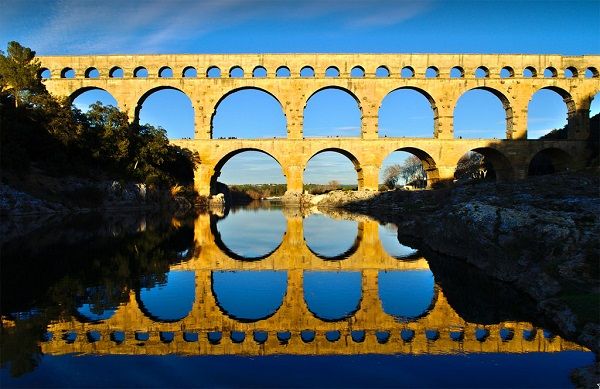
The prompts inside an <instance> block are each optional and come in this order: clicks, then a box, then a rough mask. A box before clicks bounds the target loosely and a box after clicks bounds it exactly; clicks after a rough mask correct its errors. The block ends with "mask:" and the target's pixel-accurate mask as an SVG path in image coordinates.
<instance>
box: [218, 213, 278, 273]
mask: <svg viewBox="0 0 600 389" xmlns="http://www.w3.org/2000/svg"><path fill="white" fill-rule="evenodd" d="M228 211H229V210H228V209H227V212H228ZM219 221H220V218H218V217H217V216H215V215H210V231H211V233H212V235H213V238H214V240H215V245H216V246H217V247H218V249H219V250H221V252H222V253H223V254H225V255H227V256H228V257H230V258H233V259H235V260H237V261H245V262H253V261H260V260H263V259H265V258H268V257H270V256H271V255H273V254H274V253H276V252H277V250H279V248H280V247H281V245H282V244H283V239H284V237H285V234H286V233H284V234H283V237H282V240H281V241H280V242H279V243H278V244H277V246H276V247H275V248H274V249H273V250H270V251H269V252H267V253H265V254H263V255H259V256H256V257H247V256H243V255H240V254H238V253H237V252H235V251H233V250H232V249H230V248H229V247H228V246H227V244H226V243H225V242H224V241H223V239H222V237H221V232H220V231H219V228H218V226H217V223H218V222H219Z"/></svg>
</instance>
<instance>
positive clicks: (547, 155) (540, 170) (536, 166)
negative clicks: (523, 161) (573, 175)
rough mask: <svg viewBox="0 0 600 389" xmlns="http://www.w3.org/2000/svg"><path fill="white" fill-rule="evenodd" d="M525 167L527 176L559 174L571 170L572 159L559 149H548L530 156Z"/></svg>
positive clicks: (567, 153)
mask: <svg viewBox="0 0 600 389" xmlns="http://www.w3.org/2000/svg"><path fill="white" fill-rule="evenodd" d="M526 166H527V175H528V176H534V175H543V174H551V173H559V172H563V171H568V170H570V169H572V168H573V167H574V158H573V156H572V155H571V154H570V153H569V152H567V151H565V150H563V149H561V148H559V147H548V148H545V149H542V150H540V151H538V152H537V153H535V154H534V155H532V156H531V158H530V159H529V160H528V161H527V165H526Z"/></svg>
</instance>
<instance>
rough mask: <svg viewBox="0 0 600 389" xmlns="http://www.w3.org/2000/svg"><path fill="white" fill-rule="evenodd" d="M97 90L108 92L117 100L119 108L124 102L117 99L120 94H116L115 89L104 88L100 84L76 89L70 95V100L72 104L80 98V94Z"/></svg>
mask: <svg viewBox="0 0 600 389" xmlns="http://www.w3.org/2000/svg"><path fill="white" fill-rule="evenodd" d="M95 90H99V91H104V92H106V93H108V94H109V95H111V96H112V98H113V99H115V101H116V102H117V108H120V107H121V104H122V102H120V101H119V99H117V97H116V96H118V95H117V94H115V93H114V91H112V92H111V91H110V88H103V87H100V86H84V87H81V88H78V89H75V90H74V91H72V92H71V93H70V94H69V96H68V99H69V102H70V103H71V104H72V103H73V102H74V101H75V99H76V98H78V97H79V96H81V95H82V94H84V93H86V92H90V91H95Z"/></svg>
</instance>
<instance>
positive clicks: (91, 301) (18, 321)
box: [0, 214, 195, 376]
mask: <svg viewBox="0 0 600 389" xmlns="http://www.w3.org/2000/svg"><path fill="white" fill-rule="evenodd" d="M32 242H35V244H32ZM194 250H195V247H194V230H193V220H192V219H188V220H181V221H174V220H171V219H166V218H164V217H162V216H158V215H157V216H144V215H128V216H127V217H116V216H115V217H111V216H102V215H97V214H86V215H78V216H72V217H68V218H66V219H64V220H62V222H61V223H58V224H52V225H48V226H44V227H40V228H37V229H35V230H33V232H31V233H29V234H27V235H25V236H22V237H19V238H16V239H13V240H10V241H8V242H6V243H4V244H3V245H2V248H1V252H2V272H1V276H0V277H1V278H0V280H1V282H0V313H1V315H2V318H3V320H5V319H10V320H12V322H13V323H14V325H11V326H4V325H3V326H2V339H1V349H0V351H1V352H0V358H1V359H0V361H1V364H2V367H4V366H6V365H7V364H10V369H11V374H12V375H14V376H18V375H21V374H24V373H26V372H29V371H31V370H33V369H34V368H35V367H36V366H37V364H38V363H39V360H40V355H41V352H40V348H39V345H38V342H39V341H40V339H42V336H43V334H44V332H45V328H46V326H47V325H48V323H49V322H50V321H52V320H57V319H60V318H63V317H69V316H74V317H78V318H80V319H82V320H83V321H84V322H85V321H96V320H100V319H102V317H103V315H105V314H107V313H109V312H110V311H111V310H114V309H116V307H118V306H119V305H120V304H122V303H124V302H126V301H127V300H128V298H129V297H128V296H129V291H130V290H136V289H139V288H141V287H152V286H154V285H155V284H157V283H161V282H164V281H165V280H166V274H167V272H168V271H169V267H170V266H171V265H172V264H174V263H178V262H181V261H185V260H187V259H189V258H191V257H192V256H193V255H194ZM16 291H18V292H16ZM82 308H83V309H82ZM82 312H84V313H82Z"/></svg>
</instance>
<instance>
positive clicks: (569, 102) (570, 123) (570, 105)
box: [529, 85, 589, 139]
mask: <svg viewBox="0 0 600 389" xmlns="http://www.w3.org/2000/svg"><path fill="white" fill-rule="evenodd" d="M540 90H551V91H552V92H555V93H557V94H558V95H559V96H560V97H562V99H563V101H564V103H565V105H566V107H567V134H568V135H567V138H568V139H571V138H573V135H572V133H573V132H574V131H575V130H576V129H577V127H579V126H581V125H583V123H580V122H579V119H578V117H577V111H578V109H579V107H577V103H576V102H575V99H573V96H572V95H571V93H569V92H568V91H567V90H565V89H563V88H561V87H558V86H554V85H549V86H543V87H541V88H539V89H537V90H535V91H534V92H533V93H532V94H531V97H530V98H529V103H531V100H532V99H533V95H534V94H535V93H537V92H538V91H540ZM588 116H589V115H588Z"/></svg>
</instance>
